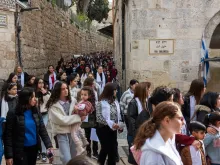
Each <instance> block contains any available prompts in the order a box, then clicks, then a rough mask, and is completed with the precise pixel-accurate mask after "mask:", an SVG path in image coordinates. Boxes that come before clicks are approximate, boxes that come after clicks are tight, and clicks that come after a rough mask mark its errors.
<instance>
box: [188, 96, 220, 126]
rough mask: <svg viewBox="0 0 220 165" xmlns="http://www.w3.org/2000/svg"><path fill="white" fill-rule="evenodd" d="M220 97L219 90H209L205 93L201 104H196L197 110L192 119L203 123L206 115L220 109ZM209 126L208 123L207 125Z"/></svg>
mask: <svg viewBox="0 0 220 165" xmlns="http://www.w3.org/2000/svg"><path fill="white" fill-rule="evenodd" d="M219 108H220V97H219V93H217V92H207V93H205V94H204V95H203V97H202V99H201V101H200V103H199V105H196V106H195V112H194V114H193V116H192V120H196V121H199V122H201V123H203V124H205V123H204V120H205V116H206V115H207V114H210V113H211V112H215V111H219ZM206 126H208V125H206Z"/></svg>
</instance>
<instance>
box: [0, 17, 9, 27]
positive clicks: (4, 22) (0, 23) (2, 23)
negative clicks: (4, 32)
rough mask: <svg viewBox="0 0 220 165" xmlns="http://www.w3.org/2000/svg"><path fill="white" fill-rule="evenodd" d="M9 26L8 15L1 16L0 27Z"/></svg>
mask: <svg viewBox="0 0 220 165" xmlns="http://www.w3.org/2000/svg"><path fill="white" fill-rule="evenodd" d="M7 26H8V20H7V15H4V14H0V27H7Z"/></svg>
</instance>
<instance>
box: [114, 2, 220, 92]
mask: <svg viewBox="0 0 220 165" xmlns="http://www.w3.org/2000/svg"><path fill="white" fill-rule="evenodd" d="M120 2H122V1H120ZM219 3H220V1H219V0H203V1H200V0H187V1H186V0H154V1H152V0H138V1H135V0H127V1H126V24H125V26H126V40H125V41H126V62H127V67H126V84H128V83H129V80H130V79H132V78H137V79H139V80H140V81H146V80H147V81H151V82H152V83H153V85H154V86H158V85H168V86H170V87H177V88H180V89H182V90H183V91H187V90H188V88H189V85H190V83H191V81H192V80H193V79H195V78H198V77H199V63H200V54H201V53H200V52H201V51H200V46H201V38H202V34H203V32H205V39H206V42H207V45H208V46H209V43H210V40H211V37H212V34H213V32H214V30H215V28H216V26H217V25H218V24H219V23H220V15H219V13H218V12H219V10H220V6H219ZM121 6H122V4H119V5H118V7H117V8H118V12H117V14H116V20H117V19H119V21H118V22H119V23H118V22H115V26H114V27H115V35H114V36H115V41H116V42H115V48H116V50H115V54H116V56H119V57H118V58H120V55H121V50H120V49H119V48H118V47H119V46H118V44H120V41H117V39H118V40H121V38H119V37H118V33H119V31H120V30H119V29H120V22H121ZM149 39H174V54H173V55H149ZM118 66H119V68H120V62H119V63H118ZM211 71H212V70H211Z"/></svg>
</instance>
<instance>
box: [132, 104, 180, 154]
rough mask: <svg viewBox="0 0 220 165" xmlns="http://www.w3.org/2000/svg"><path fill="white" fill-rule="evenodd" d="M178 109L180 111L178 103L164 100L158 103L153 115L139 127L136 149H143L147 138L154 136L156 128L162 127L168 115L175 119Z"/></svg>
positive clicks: (135, 141) (135, 142) (135, 140)
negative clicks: (162, 122)
mask: <svg viewBox="0 0 220 165" xmlns="http://www.w3.org/2000/svg"><path fill="white" fill-rule="evenodd" d="M178 111H180V107H179V106H178V104H177V103H174V102H169V101H164V102H162V103H160V104H158V105H157V106H156V108H155V110H154V111H153V113H152V117H151V118H150V119H149V120H148V121H146V122H144V124H142V125H141V126H140V128H139V129H138V132H137V135H136V137H135V139H134V145H135V147H136V149H137V150H139V149H141V147H142V146H143V145H144V143H145V141H146V139H148V138H151V137H153V136H154V134H155V132H156V130H157V129H159V128H160V124H161V121H162V120H163V119H164V118H165V117H166V116H168V117H169V118H170V119H173V118H174V117H175V116H176V114H177V112H178Z"/></svg>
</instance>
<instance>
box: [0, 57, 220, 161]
mask: <svg viewBox="0 0 220 165" xmlns="http://www.w3.org/2000/svg"><path fill="white" fill-rule="evenodd" d="M152 83H153V82H152ZM151 86H152V85H151V82H139V81H138V80H135V79H132V80H131V81H130V83H129V88H128V89H127V90H126V91H125V92H124V93H123V94H122V96H121V94H120V84H119V83H118V79H117V69H116V68H115V64H114V59H113V58H112V56H111V53H105V54H104V53H101V54H99V55H97V54H96V55H94V56H81V57H77V58H73V59H71V61H68V62H64V59H63V58H61V59H60V60H59V62H58V65H57V66H56V67H55V68H54V66H53V65H50V66H48V71H47V72H46V73H45V75H44V77H43V78H39V77H36V76H34V75H28V74H27V73H26V72H24V71H23V69H22V67H20V66H17V67H16V68H15V70H14V72H13V73H11V74H10V75H9V77H8V79H7V80H6V81H5V83H4V85H3V87H2V92H1V106H0V108H1V120H0V123H1V127H0V128H1V129H0V138H1V140H0V154H1V155H0V157H1V158H2V156H3V154H4V156H5V159H6V162H7V165H12V164H13V165H35V164H36V161H37V160H41V161H43V162H46V161H47V159H49V162H52V161H53V148H55V147H56V148H58V149H59V154H60V159H61V162H62V164H63V165H78V164H79V165H82V164H86V165H93V164H96V163H94V160H93V161H92V158H93V159H97V162H98V164H100V165H105V163H106V162H107V164H108V165H116V163H117V162H118V161H119V154H118V142H117V136H118V133H122V132H123V131H124V130H125V129H127V141H128V145H129V156H128V162H129V163H130V164H133V165H189V164H190V165H209V164H211V165H220V157H219V152H220V130H219V127H220V112H219V108H220V96H219V94H218V93H217V92H205V90H206V87H205V85H204V82H203V81H202V80H200V79H195V80H193V81H192V83H191V86H190V88H189V91H188V92H187V93H186V94H185V95H183V93H181V91H180V89H177V88H173V89H170V88H168V87H167V86H159V87H156V88H155V89H154V90H153V91H152V92H151V88H152V87H151ZM48 123H49V124H50V125H51V128H52V134H53V137H52V138H53V139H54V140H55V142H56V143H55V145H56V146H52V143H51V141H52V139H50V138H51V137H49V136H48V132H47V129H46V128H47V125H48ZM98 143H100V147H101V148H99V145H98ZM3 148H4V151H3ZM0 161H1V160H0Z"/></svg>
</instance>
